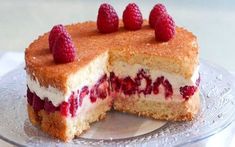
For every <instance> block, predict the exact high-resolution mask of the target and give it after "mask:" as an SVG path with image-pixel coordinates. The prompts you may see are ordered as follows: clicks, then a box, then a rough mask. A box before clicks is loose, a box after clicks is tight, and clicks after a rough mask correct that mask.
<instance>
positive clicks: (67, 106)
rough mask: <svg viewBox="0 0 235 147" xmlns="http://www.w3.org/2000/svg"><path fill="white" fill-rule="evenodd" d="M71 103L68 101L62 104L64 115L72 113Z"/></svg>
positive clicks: (61, 108) (61, 111)
mask: <svg viewBox="0 0 235 147" xmlns="http://www.w3.org/2000/svg"><path fill="white" fill-rule="evenodd" d="M69 107H70V104H69V103H67V102H63V103H62V104H60V113H61V114H62V115H63V116H69V115H70V109H69Z"/></svg>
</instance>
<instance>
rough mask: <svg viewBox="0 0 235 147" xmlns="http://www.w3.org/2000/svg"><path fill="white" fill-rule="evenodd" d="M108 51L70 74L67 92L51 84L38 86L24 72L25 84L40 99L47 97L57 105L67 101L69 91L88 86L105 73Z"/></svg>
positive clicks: (35, 81) (36, 82) (37, 83)
mask: <svg viewBox="0 0 235 147" xmlns="http://www.w3.org/2000/svg"><path fill="white" fill-rule="evenodd" d="M107 61H108V53H107V52H106V53H104V54H102V55H100V56H99V57H97V58H96V59H95V60H93V61H92V62H90V63H89V64H88V65H86V66H85V67H83V68H82V69H80V70H79V71H78V72H76V73H74V74H72V75H70V76H69V77H68V80H67V84H66V85H68V86H67V92H66V93H63V92H61V91H60V90H59V89H57V88H54V87H52V86H49V87H43V86H40V84H39V82H38V80H37V79H36V80H33V79H32V78H31V77H30V75H29V74H27V73H26V79H27V85H28V87H29V89H30V91H32V92H35V93H36V94H37V96H39V97H40V98H41V99H44V98H48V99H49V100H50V101H51V102H52V103H53V105H55V106H58V105H59V104H60V103H61V102H63V101H66V102H67V101H68V99H69V97H70V95H71V92H72V91H77V90H81V89H82V87H83V86H88V87H89V88H90V87H91V86H93V85H95V84H96V82H97V81H98V80H99V79H100V78H101V76H103V75H104V74H105V73H107Z"/></svg>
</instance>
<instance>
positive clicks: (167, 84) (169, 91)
mask: <svg viewBox="0 0 235 147" xmlns="http://www.w3.org/2000/svg"><path fill="white" fill-rule="evenodd" d="M162 84H163V86H164V89H165V98H168V97H171V96H172V95H173V89H172V85H171V84H170V82H169V81H168V80H164V82H163V83H162Z"/></svg>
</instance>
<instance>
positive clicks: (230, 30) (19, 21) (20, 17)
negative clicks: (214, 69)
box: [0, 0, 235, 71]
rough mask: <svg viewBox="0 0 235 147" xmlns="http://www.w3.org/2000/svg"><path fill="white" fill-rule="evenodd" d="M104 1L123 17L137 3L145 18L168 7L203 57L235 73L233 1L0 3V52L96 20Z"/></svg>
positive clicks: (52, 0)
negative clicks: (61, 28)
mask: <svg viewBox="0 0 235 147" xmlns="http://www.w3.org/2000/svg"><path fill="white" fill-rule="evenodd" d="M103 2H108V3H110V4H111V5H113V6H114V8H115V9H116V11H117V13H118V14H119V17H120V18H121V17H122V12H123V10H124V8H125V6H126V5H127V4H128V3H129V2H135V3H137V4H138V5H139V7H140V9H141V11H142V13H143V16H144V18H146V19H147V18H148V16H149V12H150V10H151V9H152V7H153V6H154V4H156V3H159V2H160V3H163V4H165V5H166V7H167V10H168V12H169V13H170V14H171V15H172V16H173V18H174V20H175V22H176V24H177V25H179V26H183V27H186V28H187V29H189V30H190V31H192V32H193V33H194V34H195V35H197V37H198V41H199V45H200V48H201V54H200V55H201V58H204V59H207V60H210V61H212V62H214V63H217V64H219V65H221V66H223V67H225V68H226V69H228V70H232V71H235V57H234V53H235V52H234V50H235V40H234V39H235V9H234V8H235V1H232V0H230V1H229V0H227V1H221V0H206V1H205V0H197V1H195V0H180V1H162V0H159V1H151V0H148V1H143V0H138V1H134V0H133V1H129V0H125V1H124V0H119V1H117V0H116V1H115V0H110V1H101V0H20V1H19V0H0V51H21V52H22V51H24V49H25V48H26V47H27V46H28V45H29V44H30V42H32V41H33V40H34V39H36V38H37V37H38V35H40V34H43V33H44V32H47V31H49V30H50V29H51V27H52V26H53V25H55V24H59V23H61V24H70V23H76V22H82V21H88V20H94V21H95V20H96V17H97V11H98V8H99V5H100V4H101V3H103Z"/></svg>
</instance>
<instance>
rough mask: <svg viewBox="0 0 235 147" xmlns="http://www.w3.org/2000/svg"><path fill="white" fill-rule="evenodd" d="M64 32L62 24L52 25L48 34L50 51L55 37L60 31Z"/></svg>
mask: <svg viewBox="0 0 235 147" xmlns="http://www.w3.org/2000/svg"><path fill="white" fill-rule="evenodd" d="M63 32H66V30H65V28H64V26H63V25H61V24H59V25H56V26H54V27H53V28H52V29H51V31H50V34H49V39H48V40H49V49H50V51H51V52H52V51H53V46H54V44H55V41H56V40H57V38H58V37H59V36H60V34H61V33H63Z"/></svg>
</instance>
